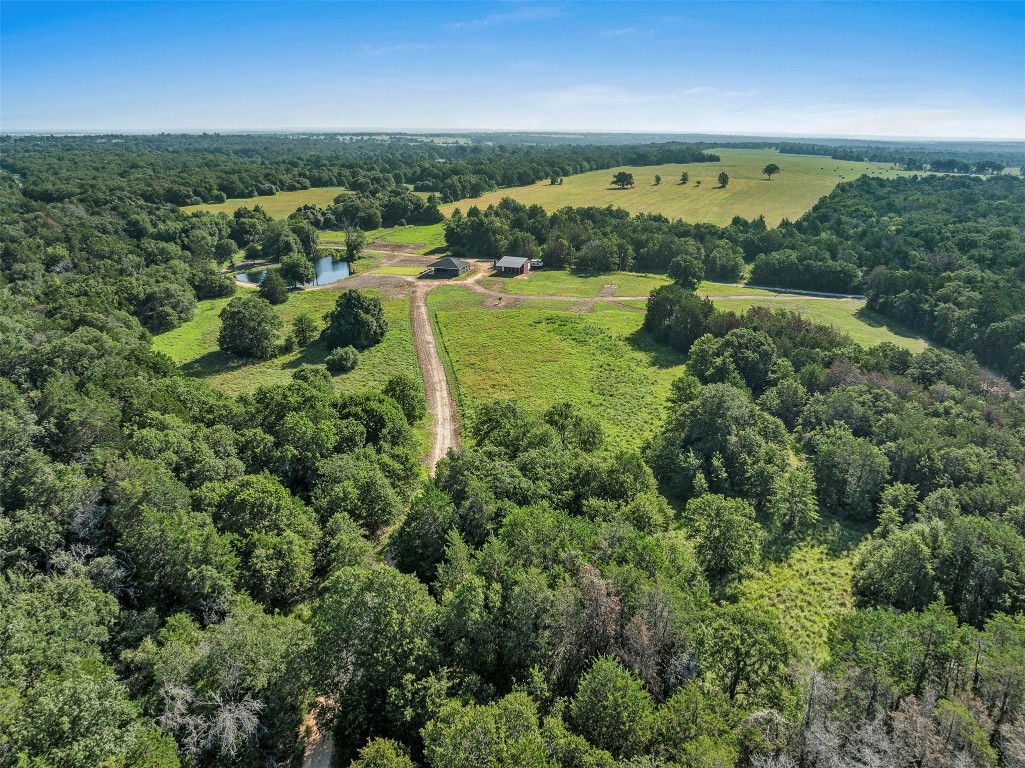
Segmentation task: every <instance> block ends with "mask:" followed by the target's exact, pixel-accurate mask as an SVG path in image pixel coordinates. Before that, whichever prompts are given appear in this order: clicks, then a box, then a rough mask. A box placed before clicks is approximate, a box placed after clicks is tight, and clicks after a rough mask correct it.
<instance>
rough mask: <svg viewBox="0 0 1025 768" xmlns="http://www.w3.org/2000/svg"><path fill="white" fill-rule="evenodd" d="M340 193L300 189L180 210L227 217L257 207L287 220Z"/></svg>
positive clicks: (328, 189)
mask: <svg viewBox="0 0 1025 768" xmlns="http://www.w3.org/2000/svg"><path fill="white" fill-rule="evenodd" d="M342 192H345V188H344V187H318V188H317V189H300V190H298V191H297V192H278V193H277V194H276V195H260V196H257V197H242V198H236V199H233V200H228V201H226V202H223V203H203V204H202V205H186V206H184V207H183V208H182V210H183V211H185V212H186V213H195V212H197V211H209V212H210V213H226V214H228V215H229V216H230V215H231V214H233V213H234V212H235V210H236V209H237V208H243V207H244V208H252V207H253V206H254V205H259V206H260V207H261V208H263V210H265V211H267V213H268V214H270V215H271V216H273V217H274V218H275V219H287V218H288V217H289V215H290V214H292V213H295V209H296V208H301V207H302V206H304V205H319V206H321V207H323V206H325V205H330V204H331V203H333V202H334V199H335V198H336V197H338V195H340V194H341V193H342Z"/></svg>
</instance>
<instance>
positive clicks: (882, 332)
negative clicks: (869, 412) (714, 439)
mask: <svg viewBox="0 0 1025 768" xmlns="http://www.w3.org/2000/svg"><path fill="white" fill-rule="evenodd" d="M668 282H669V278H667V277H666V276H665V275H654V274H646V273H639V272H638V273H635V272H616V273H610V274H604V275H583V276H582V275H576V274H574V273H572V272H566V271H563V270H550V271H539V272H532V273H531V274H530V275H528V276H526V277H515V278H506V277H486V278H482V280H481V284H482V285H483V286H485V287H486V288H490V289H491V290H495V291H501V292H503V293H509V294H514V295H517V296H573V297H579V298H592V297H595V296H597V295H598V294H599V292H600V291H601V290H602V288H603V287H604V286H605V285H616V286H617V288H616V290H615V291H614V292H613V294H612V295H613V296H644V295H646V294H648V293H649V292H650V291H651V290H652V289H654V288H657V287H658V286H660V285H665V284H666V283H668ZM697 292H698V293H699V294H701V295H702V296H708V297H709V298H710V299H712V301H713V302H714V303H715V304H716V306H718V307H719V308H720V309H724V310H729V311H732V312H746V311H747V310H748V308H750V307H755V306H766V307H772V308H777V309H788V310H792V311H794V312H800V313H801V314H802V315H804V316H806V317H808V318H809V319H811V320H813V321H815V322H817V323H824V324H826V325H832V326H834V327H836V328H839V329H840V330H842V331H844V332H846V333H848V334H850V336H851V337H852V338H853V339H854V340H855V341H856V342H858V343H859V344H862V345H864V346H872V345H874V344H879V343H881V342H884V341H889V342H892V343H894V344H897V345H898V346H901V347H905V348H907V349H910V350H912V351H913V352H921V351H922V350H923V349H925V347H926V342H925V341H924V340H923V339H922V338H921V337H920V336H917V335H915V334H914V333H912V332H910V331H907V330H905V329H903V328H901V327H900V326H897V325H895V324H893V323H891V322H890V321H888V320H886V319H885V318H883V317H881V316H879V315H877V314H875V313H873V312H869V311H868V310H867V309H865V302H864V301H862V300H860V299H819V298H811V297H804V296H795V295H793V294H783V293H781V292H778V291H772V290H766V289H763V288H748V287H746V286H742V285H729V284H725V283H709V282H703V283H701V284H700V285H699V286H698V288H697ZM726 297H730V298H726ZM624 303H626V304H628V305H630V306H635V307H637V308H638V309H643V308H644V306H645V302H644V301H633V300H631V301H627V302H624ZM597 306H598V307H601V306H602V305H601V304H598V305H597ZM596 309H597V307H596Z"/></svg>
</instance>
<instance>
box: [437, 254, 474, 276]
mask: <svg viewBox="0 0 1025 768" xmlns="http://www.w3.org/2000/svg"><path fill="white" fill-rule="evenodd" d="M427 268H428V269H430V270H431V274H432V275H434V276H435V277H459V276H460V275H463V274H466V273H467V272H469V271H470V262H468V261H463V260H462V259H453V258H452V257H451V256H446V257H445V258H443V259H438V260H437V261H436V262H434V263H433V264H428V265H427Z"/></svg>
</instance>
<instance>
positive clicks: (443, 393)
mask: <svg viewBox="0 0 1025 768" xmlns="http://www.w3.org/2000/svg"><path fill="white" fill-rule="evenodd" d="M435 285H437V283H424V282H420V283H418V284H417V285H416V286H415V287H414V289H413V296H412V298H411V300H410V303H409V322H410V326H411V327H412V329H413V343H414V345H415V346H416V362H417V364H418V365H419V366H420V375H421V376H422V377H423V380H424V394H425V395H426V396H427V411H428V412H429V413H430V414H431V418H432V419H433V420H434V438H433V441H432V444H431V447H430V450H429V451H428V453H427V458H426V460H425V462H426V464H427V468H428V470H430V472H431V473H432V474H433V472H434V468H435V467H436V466H437V465H438V461H439V460H440V459H441V458H442V457H443V456H444V455H445V454H446V453H448V450H449V448H458V447H459V420H458V418H457V417H456V406H455V402H454V401H453V399H452V394H451V392H450V390H449V386H448V377H447V376H446V375H445V366H444V365H443V364H442V362H441V357H440V356H439V355H438V344H437V341H436V340H435V338H434V332H433V329H432V328H431V319H430V314H429V313H428V311H427V293H428V291H430V290H431V288H433V287H434V286H435Z"/></svg>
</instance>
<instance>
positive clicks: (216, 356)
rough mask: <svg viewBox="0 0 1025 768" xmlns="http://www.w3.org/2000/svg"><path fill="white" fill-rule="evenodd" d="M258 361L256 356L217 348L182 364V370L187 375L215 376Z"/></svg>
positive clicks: (199, 376)
mask: <svg viewBox="0 0 1025 768" xmlns="http://www.w3.org/2000/svg"><path fill="white" fill-rule="evenodd" d="M258 362H260V361H259V360H256V359H254V358H246V357H237V356H235V355H232V354H229V353H228V352H222V351H221V350H219V349H215V350H211V351H210V352H206V353H204V354H202V355H200V356H199V357H197V358H196V359H195V360H190V361H189V362H187V363H184V364H182V366H181V370H182V373H184V374H185V375H186V376H193V377H196V378H204V377H206V376H215V375H216V374H219V373H224V372H225V371H230V370H233V369H237V368H244V367H245V366H247V365H253V364H254V363H258Z"/></svg>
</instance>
